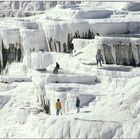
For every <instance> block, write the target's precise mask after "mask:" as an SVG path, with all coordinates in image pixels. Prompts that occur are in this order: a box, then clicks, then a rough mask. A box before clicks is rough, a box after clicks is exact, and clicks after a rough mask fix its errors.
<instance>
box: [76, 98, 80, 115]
mask: <svg viewBox="0 0 140 140" xmlns="http://www.w3.org/2000/svg"><path fill="white" fill-rule="evenodd" d="M76 108H77V113H79V112H80V99H79V97H77V98H76Z"/></svg>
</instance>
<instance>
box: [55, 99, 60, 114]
mask: <svg viewBox="0 0 140 140" xmlns="http://www.w3.org/2000/svg"><path fill="white" fill-rule="evenodd" d="M55 107H56V115H59V113H60V110H61V103H60V100H59V99H57V102H56V104H55Z"/></svg>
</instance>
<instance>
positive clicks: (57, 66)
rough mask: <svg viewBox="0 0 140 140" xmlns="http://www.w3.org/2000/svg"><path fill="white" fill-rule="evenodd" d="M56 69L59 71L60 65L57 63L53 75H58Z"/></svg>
mask: <svg viewBox="0 0 140 140" xmlns="http://www.w3.org/2000/svg"><path fill="white" fill-rule="evenodd" d="M58 69H60V65H59V64H58V62H56V66H55V68H54V70H53V74H58Z"/></svg>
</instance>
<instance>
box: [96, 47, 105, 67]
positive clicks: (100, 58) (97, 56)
mask: <svg viewBox="0 0 140 140" xmlns="http://www.w3.org/2000/svg"><path fill="white" fill-rule="evenodd" d="M96 62H97V67H98V64H99V63H100V67H102V63H104V60H103V55H102V53H101V50H100V49H98V50H97V54H96Z"/></svg>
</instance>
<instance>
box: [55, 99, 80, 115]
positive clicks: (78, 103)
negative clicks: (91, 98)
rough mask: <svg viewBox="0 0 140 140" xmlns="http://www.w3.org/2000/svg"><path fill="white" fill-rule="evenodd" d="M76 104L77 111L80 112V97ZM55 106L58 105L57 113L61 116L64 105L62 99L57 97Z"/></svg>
mask: <svg viewBox="0 0 140 140" xmlns="http://www.w3.org/2000/svg"><path fill="white" fill-rule="evenodd" d="M75 106H76V108H77V113H79V112H80V99H79V97H77V98H76V104H75ZM55 107H56V115H57V116H59V114H60V113H61V115H62V112H61V109H62V106H61V102H60V99H57V101H56V104H55Z"/></svg>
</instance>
